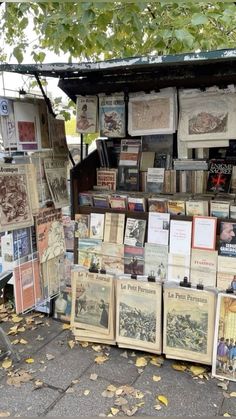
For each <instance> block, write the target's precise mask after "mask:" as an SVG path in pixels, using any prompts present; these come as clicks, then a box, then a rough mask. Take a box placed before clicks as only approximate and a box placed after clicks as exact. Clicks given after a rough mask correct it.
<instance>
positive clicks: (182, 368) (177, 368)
mask: <svg viewBox="0 0 236 419" xmlns="http://www.w3.org/2000/svg"><path fill="white" fill-rule="evenodd" d="M172 368H173V369H174V370H175V371H181V372H183V371H186V369H187V367H186V366H185V365H181V364H172Z"/></svg>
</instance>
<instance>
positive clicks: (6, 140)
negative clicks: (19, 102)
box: [0, 99, 17, 150]
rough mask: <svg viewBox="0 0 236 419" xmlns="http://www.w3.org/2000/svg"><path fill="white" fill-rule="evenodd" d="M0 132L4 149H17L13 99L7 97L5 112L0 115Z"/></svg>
mask: <svg viewBox="0 0 236 419" xmlns="http://www.w3.org/2000/svg"><path fill="white" fill-rule="evenodd" d="M0 134H1V138H2V141H3V145H4V148H5V150H16V149H17V137H16V126H15V116H14V110H13V100H11V99H7V113H6V114H4V115H1V116H0Z"/></svg>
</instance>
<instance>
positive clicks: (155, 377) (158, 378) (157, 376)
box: [152, 375, 161, 382]
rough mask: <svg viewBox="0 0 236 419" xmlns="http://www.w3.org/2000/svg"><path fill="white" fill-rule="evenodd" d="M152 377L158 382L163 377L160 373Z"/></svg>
mask: <svg viewBox="0 0 236 419" xmlns="http://www.w3.org/2000/svg"><path fill="white" fill-rule="evenodd" d="M152 379H153V381H156V382H158V381H161V377H160V376H159V375H153V376H152Z"/></svg>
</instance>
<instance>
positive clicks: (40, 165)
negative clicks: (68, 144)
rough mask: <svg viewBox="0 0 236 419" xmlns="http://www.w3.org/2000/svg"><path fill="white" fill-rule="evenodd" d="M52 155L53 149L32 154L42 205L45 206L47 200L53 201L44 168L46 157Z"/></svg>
mask: <svg viewBox="0 0 236 419" xmlns="http://www.w3.org/2000/svg"><path fill="white" fill-rule="evenodd" d="M51 156H52V153H51V151H43V152H35V153H33V154H31V156H30V159H31V161H32V163H33V165H34V166H35V169H36V181H37V191H38V199H39V204H40V207H43V206H44V205H45V204H46V202H48V201H52V196H51V192H50V190H49V187H48V183H47V179H46V174H45V170H44V159H45V158H49V157H51Z"/></svg>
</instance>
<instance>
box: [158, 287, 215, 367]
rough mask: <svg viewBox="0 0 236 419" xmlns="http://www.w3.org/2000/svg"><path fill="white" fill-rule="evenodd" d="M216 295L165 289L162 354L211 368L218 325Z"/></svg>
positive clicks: (182, 289)
mask: <svg viewBox="0 0 236 419" xmlns="http://www.w3.org/2000/svg"><path fill="white" fill-rule="evenodd" d="M215 302H216V295H215V293H214V292H211V291H205V290H197V289H189V288H183V287H178V286H174V285H168V284H165V285H164V330H163V352H164V353H165V354H166V355H167V356H168V357H172V358H175V357H177V358H178V359H182V360H188V361H192V362H199V363H202V364H209V365H210V364H211V362H212V349H213V338H214V324H215Z"/></svg>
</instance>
